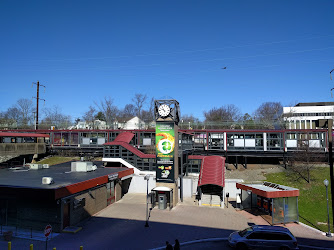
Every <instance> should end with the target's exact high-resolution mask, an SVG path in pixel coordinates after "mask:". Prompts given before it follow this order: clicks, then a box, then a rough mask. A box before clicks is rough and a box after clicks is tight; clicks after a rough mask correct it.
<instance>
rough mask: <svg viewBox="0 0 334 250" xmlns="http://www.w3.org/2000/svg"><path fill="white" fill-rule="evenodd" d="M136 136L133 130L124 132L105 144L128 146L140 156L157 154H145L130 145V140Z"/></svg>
mask: <svg viewBox="0 0 334 250" xmlns="http://www.w3.org/2000/svg"><path fill="white" fill-rule="evenodd" d="M134 136H135V134H133V133H131V132H123V133H121V134H119V135H118V136H117V137H116V138H115V140H114V141H112V142H107V143H105V144H103V145H106V146H111V145H118V146H122V147H124V148H126V149H127V150H129V151H130V152H132V153H134V154H135V155H137V156H138V157H140V158H155V154H145V153H143V152H142V151H140V150H139V149H137V148H135V147H134V146H132V145H130V144H129V142H130V141H131V140H132V138H133V137H134Z"/></svg>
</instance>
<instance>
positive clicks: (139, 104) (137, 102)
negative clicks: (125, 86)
mask: <svg viewBox="0 0 334 250" xmlns="http://www.w3.org/2000/svg"><path fill="white" fill-rule="evenodd" d="M146 99H147V95H143V94H135V96H134V97H133V98H132V101H133V103H134V106H135V107H136V111H137V116H138V117H139V118H142V109H143V106H144V104H145V102H146Z"/></svg>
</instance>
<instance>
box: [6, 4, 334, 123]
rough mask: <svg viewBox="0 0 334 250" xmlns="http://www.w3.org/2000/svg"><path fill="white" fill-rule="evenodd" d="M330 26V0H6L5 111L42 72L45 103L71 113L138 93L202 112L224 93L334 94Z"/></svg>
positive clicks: (238, 100)
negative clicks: (168, 100)
mask: <svg viewBox="0 0 334 250" xmlns="http://www.w3.org/2000/svg"><path fill="white" fill-rule="evenodd" d="M333 25H334V1H332V0H331V1H323V0H320V1H319V0H314V1H307V0H305V1H294V0H290V1H288V0H279V1H267V0H266V1H257V0H253V1H237V0H236V1H223V0H221V1H213V0H212V1H203V0H200V1H197V0H193V1H174V0H170V1H163V0H159V1H157V0H154V1H150V0H142V1H139V0H137V1H135V0H132V1H130V0H122V1H83V0H80V1H79V0H78V1H69V0H67V1H61V0H60V1H45V0H44V1H9V0H2V1H0V30H1V40H0V44H1V46H0V83H1V89H0V94H1V99H0V104H1V106H0V111H5V110H7V108H8V107H10V106H12V105H13V104H14V103H15V102H16V101H17V100H18V99H20V98H29V99H30V98H32V97H33V96H35V95H36V87H35V86H33V87H31V86H32V82H36V81H37V80H39V81H40V83H41V84H43V85H45V86H46V90H45V92H44V91H41V94H40V97H41V98H43V99H45V100H46V102H45V106H44V107H46V108H50V107H53V106H55V105H56V106H58V107H59V108H60V109H61V110H62V112H63V113H64V114H66V115H71V116H72V118H73V119H74V118H77V117H81V116H82V115H83V114H84V112H86V111H87V110H88V106H89V105H94V101H95V102H99V101H101V100H102V99H103V98H104V97H105V96H107V97H109V96H110V97H111V98H113V100H114V104H115V105H117V106H119V107H120V108H123V107H124V105H125V104H128V103H131V99H132V97H133V96H134V95H135V94H136V93H142V94H146V95H147V96H148V97H150V98H151V97H154V98H155V99H162V98H165V97H172V98H174V99H176V100H178V101H179V102H180V107H181V114H192V115H194V116H196V117H198V118H199V119H201V120H202V119H203V111H208V110H209V109H211V108H213V107H220V106H222V105H226V104H235V105H236V106H237V107H239V108H240V110H241V112H242V113H246V112H248V113H250V114H251V113H253V112H254V111H255V109H256V108H257V107H258V106H259V105H261V103H263V102H267V101H280V102H281V103H282V104H283V105H292V104H295V103H298V102H315V101H334V100H333V99H332V98H331V93H330V89H331V88H332V87H334V79H333V81H331V80H330V75H329V72H330V71H331V70H332V69H333V68H334V33H333V27H334V26H333ZM222 67H227V68H226V69H225V70H223V69H221V68H222ZM34 102H35V100H34ZM41 109H43V105H41Z"/></svg>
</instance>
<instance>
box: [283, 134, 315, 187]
mask: <svg viewBox="0 0 334 250" xmlns="http://www.w3.org/2000/svg"><path fill="white" fill-rule="evenodd" d="M310 146H311V145H308V141H307V140H303V141H301V142H300V145H298V148H297V150H296V151H295V153H294V154H293V156H292V157H291V158H290V159H289V164H288V167H289V170H290V171H292V173H294V174H296V177H297V180H298V179H300V178H301V179H303V180H305V181H307V182H308V183H310V182H311V176H310V171H311V170H312V169H313V168H315V167H316V162H317V161H320V159H318V157H317V156H316V154H314V151H312V148H311V147H310Z"/></svg>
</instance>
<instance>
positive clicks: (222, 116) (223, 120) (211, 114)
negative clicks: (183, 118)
mask: <svg viewBox="0 0 334 250" xmlns="http://www.w3.org/2000/svg"><path fill="white" fill-rule="evenodd" d="M204 116H205V123H206V124H213V126H214V127H231V125H232V124H233V123H236V122H239V120H240V118H241V112H240V109H239V108H238V107H237V106H235V105H234V104H229V105H225V106H222V107H220V108H212V109H210V110H209V111H208V112H204Z"/></svg>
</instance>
